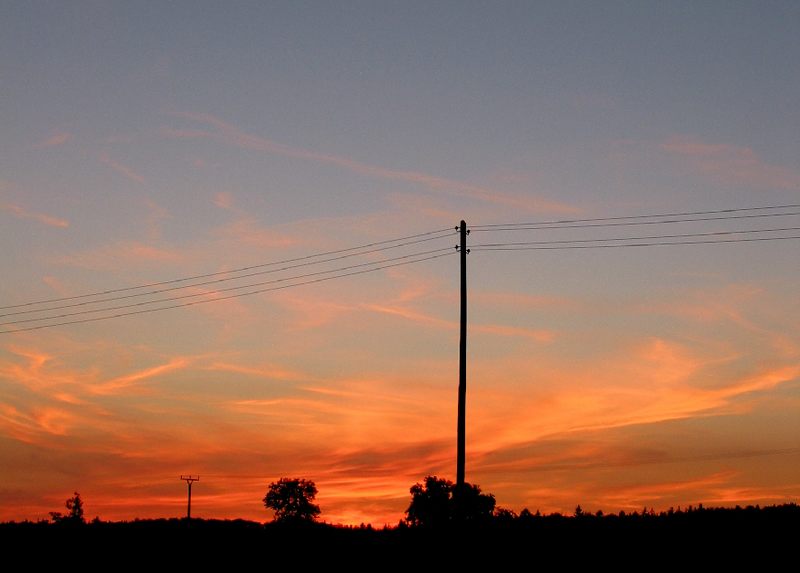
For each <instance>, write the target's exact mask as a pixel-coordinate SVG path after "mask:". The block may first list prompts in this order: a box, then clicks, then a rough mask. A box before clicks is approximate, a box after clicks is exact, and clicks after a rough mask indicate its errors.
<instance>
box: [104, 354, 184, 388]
mask: <svg viewBox="0 0 800 573" xmlns="http://www.w3.org/2000/svg"><path fill="white" fill-rule="evenodd" d="M189 363H190V361H189V360H188V359H187V358H185V357H176V358H172V359H171V360H170V361H169V362H167V363H165V364H159V365H158V366H151V367H150V368H145V369H143V370H139V371H137V372H131V373H130V374H125V375H124V376H118V377H116V378H112V379H111V380H107V381H106V382H102V383H100V384H95V385H93V386H92V388H91V390H92V392H93V393H95V394H117V393H119V392H120V391H126V390H127V389H128V388H129V387H131V386H134V385H136V384H137V383H139V382H141V381H142V380H148V379H151V378H156V377H158V376H161V375H163V374H166V373H168V372H173V371H175V370H182V369H184V368H186V367H187V366H188V365H189Z"/></svg>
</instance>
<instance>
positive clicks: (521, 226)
mask: <svg viewBox="0 0 800 573" xmlns="http://www.w3.org/2000/svg"><path fill="white" fill-rule="evenodd" d="M797 215H800V211H795V212H790V213H759V214H755V215H729V216H724V217H696V218H683V219H681V218H678V219H661V220H657V221H639V220H637V221H615V222H612V223H585V224H584V223H581V224H578V225H573V224H571V222H570V224H563V225H562V224H551V223H549V222H543V223H509V224H507V225H502V226H501V225H497V226H494V225H493V226H478V225H476V226H470V231H476V232H497V231H544V230H550V229H589V228H598V227H629V226H638V225H666V224H672V223H694V222H706V221H729V220H734V219H759V218H764V217H794V216H797ZM652 217H656V216H655V215H652V216H651V218H652ZM609 219H611V218H609ZM599 220H608V219H599ZM543 225H547V226H543Z"/></svg>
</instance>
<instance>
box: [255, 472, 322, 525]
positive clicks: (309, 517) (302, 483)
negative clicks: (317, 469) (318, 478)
mask: <svg viewBox="0 0 800 573" xmlns="http://www.w3.org/2000/svg"><path fill="white" fill-rule="evenodd" d="M316 497H317V486H316V485H315V484H314V482H313V481H311V480H306V479H301V478H281V479H279V480H278V481H277V482H272V483H271V484H269V490H268V491H267V495H266V496H264V500H263V501H264V505H265V506H266V507H267V509H271V510H273V511H274V512H275V521H279V522H310V521H314V520H315V519H316V518H317V516H318V515H319V513H320V509H319V506H318V505H316V504H315V503H313V501H314V499H315V498H316Z"/></svg>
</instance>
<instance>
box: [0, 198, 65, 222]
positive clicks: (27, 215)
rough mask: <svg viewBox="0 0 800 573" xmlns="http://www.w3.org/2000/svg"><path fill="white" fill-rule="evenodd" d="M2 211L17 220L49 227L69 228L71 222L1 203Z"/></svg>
mask: <svg viewBox="0 0 800 573" xmlns="http://www.w3.org/2000/svg"><path fill="white" fill-rule="evenodd" d="M0 210H2V211H5V212H7V213H11V214H12V215H14V216H15V217H16V218H17V219H30V220H32V221H36V222H37V223H41V224H43V225H47V226H48V227H61V228H66V227H69V221H67V220H66V219H60V218H58V217H53V216H51V215H46V214H44V213H37V212H36V211H29V210H28V209H26V208H24V207H20V206H19V205H12V204H11V203H0Z"/></svg>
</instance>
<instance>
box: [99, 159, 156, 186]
mask: <svg viewBox="0 0 800 573" xmlns="http://www.w3.org/2000/svg"><path fill="white" fill-rule="evenodd" d="M100 161H102V162H103V163H105V164H106V165H108V166H109V167H111V168H112V169H113V170H114V171H116V172H117V173H119V174H120V175H122V176H123V177H125V178H127V179H130V180H131V181H133V182H135V183H139V184H140V185H144V183H145V179H144V177H143V176H142V175H140V174H139V173H137V172H136V171H134V170H133V168H131V167H129V166H127V165H125V164H124V163H120V162H119V161H115V160H114V159H111V158H110V157H109V156H108V154H107V153H101V154H100Z"/></svg>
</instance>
